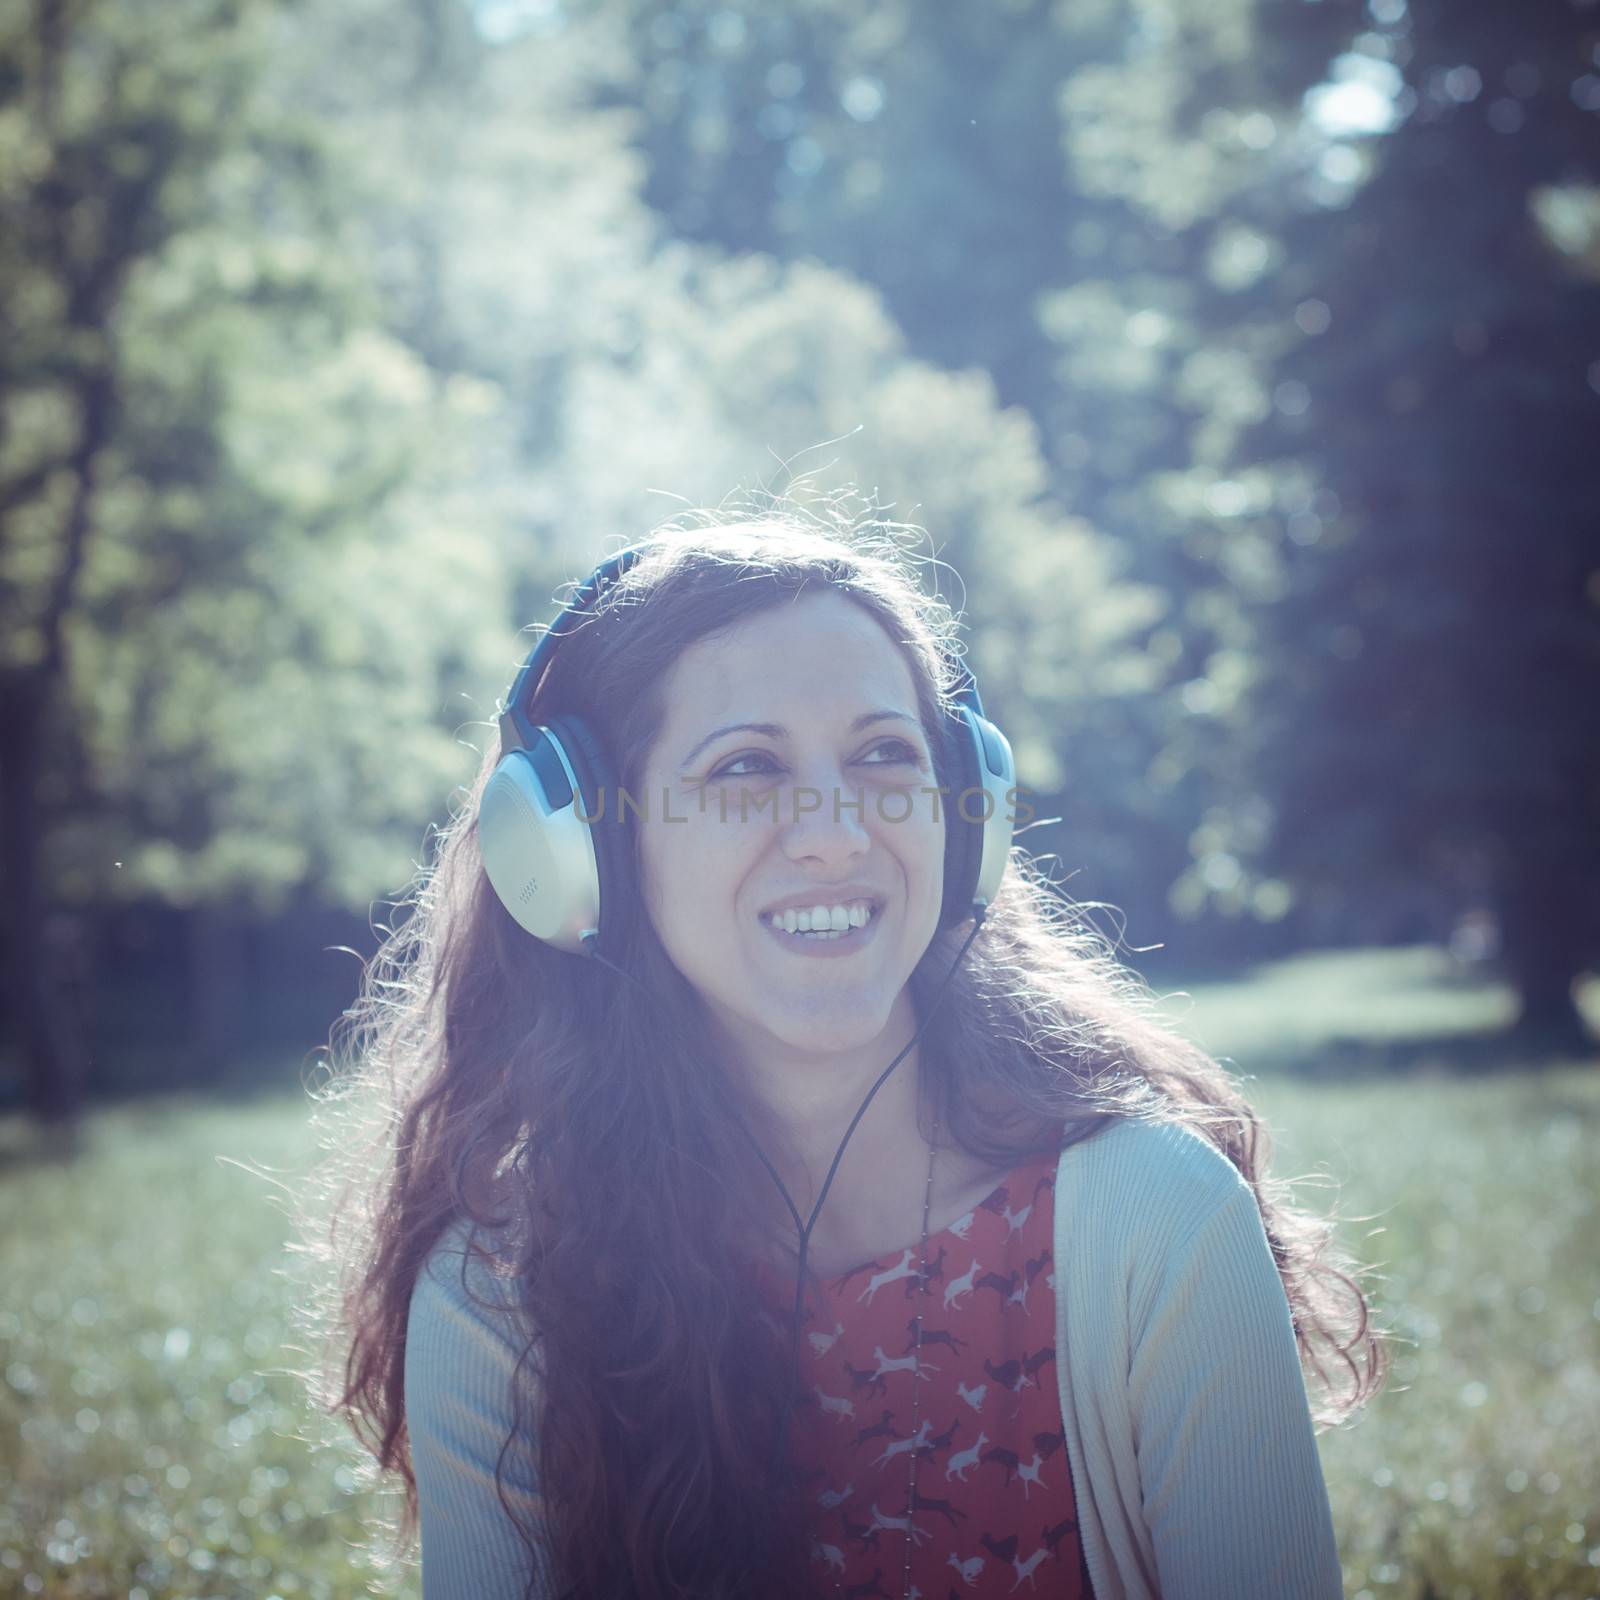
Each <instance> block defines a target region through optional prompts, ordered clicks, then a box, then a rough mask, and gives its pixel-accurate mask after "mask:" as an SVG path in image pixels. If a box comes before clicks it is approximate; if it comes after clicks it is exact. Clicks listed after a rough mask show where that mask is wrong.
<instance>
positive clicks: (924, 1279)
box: [833, 1117, 939, 1600]
mask: <svg viewBox="0 0 1600 1600" xmlns="http://www.w3.org/2000/svg"><path fill="white" fill-rule="evenodd" d="M938 1155H939V1121H938V1118H937V1117H936V1118H935V1119H934V1123H933V1139H932V1142H931V1143H930V1144H929V1145H928V1186H927V1188H926V1189H925V1190H924V1191H923V1196H922V1245H921V1248H920V1250H919V1251H918V1255H917V1324H916V1360H915V1364H914V1365H913V1366H912V1369H911V1438H910V1445H911V1448H910V1451H909V1452H908V1453H909V1455H910V1457H911V1464H910V1466H909V1467H908V1468H907V1469H906V1471H907V1478H906V1559H905V1566H904V1568H903V1569H902V1571H901V1574H900V1576H901V1579H902V1582H903V1585H904V1586H903V1587H902V1589H901V1591H900V1593H901V1596H902V1600H911V1553H912V1551H913V1550H914V1549H915V1548H916V1515H917V1457H918V1456H919V1455H921V1453H922V1452H921V1451H920V1450H918V1448H917V1443H916V1441H917V1428H918V1423H917V1415H918V1412H919V1411H920V1410H921V1405H922V1394H921V1389H922V1302H923V1301H924V1300H925V1299H926V1298H927V1294H928V1218H929V1215H930V1214H931V1210H932V1207H933V1167H934V1162H935V1161H936V1160H937V1159H938ZM833 1587H834V1589H835V1591H836V1592H837V1593H839V1594H843V1593H844V1580H843V1579H842V1578H841V1577H840V1576H839V1574H838V1573H837V1572H836V1573H834V1575H833Z"/></svg>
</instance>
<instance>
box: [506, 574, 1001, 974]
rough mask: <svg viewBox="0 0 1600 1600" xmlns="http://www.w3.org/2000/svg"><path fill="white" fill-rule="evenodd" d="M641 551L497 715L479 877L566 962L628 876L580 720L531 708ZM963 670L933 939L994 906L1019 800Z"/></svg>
mask: <svg viewBox="0 0 1600 1600" xmlns="http://www.w3.org/2000/svg"><path fill="white" fill-rule="evenodd" d="M648 549H649V546H648V545H633V546H630V547H629V548H627V549H624V550H621V551H618V552H617V554H616V555H614V556H611V557H609V558H608V559H607V560H605V561H603V562H601V563H600V565H599V566H598V567H596V568H595V570H594V571H593V572H592V573H591V574H590V575H589V577H588V578H586V579H585V580H584V581H583V583H581V584H580V585H579V586H578V589H577V591H576V592H575V593H574V595H573V596H572V599H571V600H569V601H568V602H567V604H566V605H565V606H564V607H563V608H562V610H561V611H560V613H559V614H558V615H557V617H556V619H555V621H554V622H553V623H551V625H550V627H549V628H548V629H546V631H545V633H544V634H543V636H542V637H541V638H540V639H539V641H538V643H537V644H536V645H535V646H534V648H533V651H532V653H531V654H530V655H529V656H528V659H527V660H526V661H525V662H524V663H523V665H522V668H521V670H520V671H519V672H518V673H517V676H516V679H515V680H514V681H513V683H512V685H511V690H510V693H509V694H508V695H507V696H506V701H505V707H504V709H503V710H502V711H501V713H500V751H501V755H500V760H499V763H498V765H497V766H496V767H495V769H494V772H493V773H492V774H491V776H490V778H489V781H488V783H487V785H485V787H484V791H483V799H482V801H481V803H480V805H479V809H478V824H477V829H478V846H479V850H480V852H481V854H482V856H483V866H484V871H485V872H487V873H488V875H489V882H490V883H491V884H492V885H493V887H494V891H495V893H496V894H497V895H498V896H499V897H500V902H501V904H502V905H504V906H505V908H506V910H507V911H509V912H510V913H511V916H512V917H513V919H514V920H515V921H516V922H517V923H518V925H519V926H521V927H522V928H525V929H526V930H527V931H528V932H529V933H531V934H532V935H533V936H534V937H535V938H536V939H542V940H543V941H544V942H545V943H546V944H549V945H553V946H554V947H555V948H556V949H558V950H565V951H567V952H569V953H571V954H575V955H576V954H585V953H591V954H592V953H597V952H598V951H599V950H600V949H605V948H609V944H610V942H611V941H614V939H615V936H616V932H617V928H616V924H617V923H618V921H619V920H620V918H621V916H622V910H621V905H622V902H623V898H624V890H625V888H626V887H627V886H628V885H629V884H630V881H631V878H632V876H633V871H632V861H631V853H630V850H629V848H628V840H627V836H626V833H625V831H624V829H623V828H622V826H621V825H620V817H619V813H620V811H621V804H620V800H619V798H618V796H619V793H620V785H619V784H618V781H617V777H616V768H615V767H614V766H613V764H612V762H611V760H610V758H609V757H608V756H607V754H606V751H605V749H604V747H603V746H602V744H601V742H600V740H599V738H598V737H597V735H596V734H595V732H594V730H593V729H592V728H591V727H590V726H589V725H588V724H587V723H586V722H585V721H584V720H583V718H581V717H578V716H555V717H551V718H550V720H549V722H548V723H547V724H542V725H537V726H536V725H535V724H534V722H533V720H532V718H531V716H530V710H531V705H532V701H533V697H534V694H535V692H536V691H537V689H538V686H539V680H540V678H541V676H542V675H543V673H544V670H545V667H546V666H547V665H548V663H549V661H550V658H551V656H552V655H554V653H555V650H556V647H557V645H558V643H559V642H560V640H561V639H562V638H563V637H564V636H565V635H566V634H567V633H569V632H571V631H572V628H573V627H574V625H575V623H576V621H577V619H578V618H579V617H580V615H581V614H582V608H583V607H584V606H586V605H587V604H588V603H589V602H590V601H592V600H595V599H597V598H599V596H600V595H602V594H603V593H605V591H606V590H607V589H608V588H610V587H611V585H612V584H614V583H616V582H617V580H618V579H619V578H621V577H622V575H623V574H624V573H626V572H627V571H628V570H629V569H630V568H631V567H632V566H633V565H634V564H635V563H636V562H637V561H638V560H639V559H640V557H641V556H643V555H644V554H646V552H647V551H648ZM962 672H963V676H964V682H963V684H962V686H961V688H960V689H959V690H958V691H957V693H956V706H955V717H956V719H957V722H958V727H957V729H956V731H955V737H954V738H953V740H952V741H951V743H952V745H953V747H954V766H953V770H952V772H951V774H950V776H951V779H952V783H951V785H950V793H949V794H948V795H941V796H940V797H939V804H940V805H941V806H942V807H943V815H944V817H945V860H944V898H943V902H942V905H941V908H940V914H939V926H940V928H941V929H945V928H953V927H956V926H958V925H959V924H960V923H962V922H964V921H966V920H967V918H968V917H971V916H974V915H975V914H977V913H978V912H979V911H980V910H982V909H984V908H986V907H987V906H988V905H989V904H990V902H991V901H992V900H993V899H994V896H995V891H996V890H997V889H998V888H999V887H1000V880H1001V878H1002V877H1003V876H1004V874H1005V869H1006V860H1007V857H1008V855H1009V854H1010V850H1011V837H1012V829H1013V825H1014V821H1015V819H1014V817H1013V815H1012V814H1011V813H1010V812H1009V811H1008V809H1007V808H1008V807H1009V806H1012V805H1014V804H1015V800H1016V792H1015V787H1014V786H1015V783H1016V769H1015V764H1014V762H1013V759H1012V755H1011V746H1010V744H1009V743H1008V742H1007V740H1006V737H1005V735H1004V734H1003V733H1001V731H1000V730H999V729H998V728H997V727H996V726H995V725H994V724H993V723H992V722H990V721H988V720H987V719H986V718H985V716H984V714H983V702H982V701H981V700H980V699H979V698H978V685H977V683H976V681H975V680H974V679H973V676H972V673H971V670H970V669H969V668H967V667H966V665H965V663H963V665H962ZM607 796H609V797H610V803H609V805H607V804H605V803H604V802H605V797H607Z"/></svg>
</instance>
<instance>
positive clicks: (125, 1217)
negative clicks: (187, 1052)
mask: <svg viewBox="0 0 1600 1600" xmlns="http://www.w3.org/2000/svg"><path fill="white" fill-rule="evenodd" d="M1506 1004H1507V997H1506V996H1504V995H1503V994H1501V993H1499V992H1498V991H1495V990H1493V989H1487V988H1481V987H1462V986H1461V985H1460V983H1459V982H1458V980H1457V979H1456V978H1455V977H1453V975H1452V974H1451V973H1450V971H1449V969H1448V966H1447V964H1446V963H1445V962H1444V960H1443V958H1442V956H1440V955H1439V953H1437V952H1434V951H1431V950H1414V951H1384V952H1363V953H1358V954H1346V955H1339V956H1323V957H1316V958H1311V957H1303V958H1298V959H1296V960H1293V961H1289V962H1284V963H1280V964H1278V965H1277V966H1275V967H1273V968H1270V969H1267V970H1264V971H1262V972H1260V973H1257V974H1255V975H1253V976H1252V977H1250V978H1249V979H1248V980H1247V981H1241V982H1239V983H1234V984H1229V985H1226V986H1212V987H1209V988H1204V989H1202V988H1197V989H1195V991H1194V993H1193V997H1192V1001H1191V1000H1184V999H1177V998H1175V999H1173V1000H1171V1001H1169V1002H1168V1008H1169V1013H1170V1014H1171V1015H1172V1016H1173V1017H1174V1019H1175V1020H1177V1021H1178V1022H1179V1025H1180V1026H1181V1027H1183V1028H1184V1029H1185V1031H1187V1032H1189V1033H1190V1034H1191V1035H1193V1036H1195V1037H1196V1038H1198V1039H1199V1040H1200V1041H1201V1042H1202V1043H1204V1044H1205V1045H1206V1046H1207V1047H1208V1048H1210V1049H1212V1050H1214V1051H1217V1052H1219V1053H1223V1054H1226V1055H1227V1056H1229V1058H1230V1061H1231V1064H1232V1065H1233V1066H1234V1068H1235V1070H1236V1071H1238V1072H1240V1073H1241V1074H1242V1075H1245V1076H1246V1077H1247V1078H1248V1080H1249V1081H1248V1084H1247V1087H1248V1089H1249V1092H1250V1093H1251V1096H1252V1098H1253V1099H1254V1101H1255V1102H1256V1103H1257V1105H1258V1106H1259V1107H1260V1108H1261V1109H1262V1111H1263V1112H1264V1114H1265V1115H1266V1117H1267V1118H1268V1121H1269V1123H1270V1125H1271V1127H1272V1128H1273V1130H1274V1134H1275V1149H1276V1152H1277V1155H1276V1158H1275V1160H1274V1164H1273V1170H1274V1171H1275V1172H1277V1173H1281V1174H1284V1175H1290V1176H1294V1175H1301V1174H1305V1175H1311V1176H1315V1175H1317V1174H1324V1175H1326V1176H1327V1178H1328V1179H1329V1180H1330V1181H1332V1180H1336V1185H1337V1186H1336V1188H1334V1187H1311V1186H1308V1187H1307V1188H1306V1189H1305V1190H1304V1191H1303V1195H1302V1197H1303V1198H1304V1199H1305V1200H1307V1201H1308V1202H1312V1203H1316V1204H1320V1205H1321V1206H1323V1207H1324V1208H1327V1207H1330V1206H1332V1205H1334V1204H1335V1203H1337V1206H1338V1210H1339V1212H1340V1214H1341V1215H1342V1216H1343V1217H1345V1218H1346V1219H1349V1220H1347V1221H1346V1222H1345V1224H1344V1226H1343V1229H1342V1236H1343V1238H1344V1239H1345V1241H1346V1242H1347V1243H1348V1244H1349V1245H1350V1246H1351V1247H1352V1248H1353V1249H1354V1250H1355V1251H1356V1252H1357V1253H1358V1255H1360V1256H1361V1257H1362V1258H1363V1259H1365V1260H1367V1261H1371V1262H1376V1263H1381V1270H1382V1273H1383V1277H1382V1279H1381V1281H1380V1282H1379V1283H1377V1284H1376V1285H1375V1287H1376V1289H1377V1291H1378V1295H1379V1308H1380V1314H1381V1316H1382V1318H1383V1320H1384V1321H1385V1322H1386V1323H1387V1324H1388V1325H1389V1326H1391V1327H1392V1328H1394V1329H1395V1330H1396V1332H1397V1333H1398V1334H1399V1335H1400V1337H1401V1340H1402V1341H1403V1342H1401V1343H1400V1344H1399V1345H1398V1346H1397V1348H1396V1351H1395V1355H1396V1361H1395V1369H1394V1377H1393V1380H1392V1382H1391V1385H1390V1388H1389V1390H1388V1391H1387V1392H1386V1393H1385V1394H1384V1395H1383V1396H1382V1397H1380V1399H1379V1401H1378V1402H1377V1404H1376V1405H1375V1406H1374V1407H1373V1408H1371V1409H1370V1410H1369V1412H1368V1413H1367V1414H1365V1415H1364V1416H1363V1417H1362V1418H1361V1419H1360V1420H1359V1421H1358V1422H1357V1423H1356V1424H1355V1425H1353V1426H1350V1427H1348V1428H1346V1429H1344V1430H1340V1431H1337V1432H1332V1433H1328V1434H1324V1435H1323V1438H1322V1451H1323V1463H1324V1468H1325V1471H1326V1475H1327V1480H1328V1487H1329V1492H1330V1495H1331V1498H1332V1502H1333V1509H1334V1517H1335V1522H1336V1526H1337V1528H1338V1532H1339V1540H1340V1547H1341V1553H1342V1556H1343V1560H1344V1566H1345V1576H1346V1593H1347V1594H1348V1595H1350V1596H1354V1597H1358V1600H1387V1597H1395V1600H1412V1597H1415V1600H1424V1597H1427V1600H1488V1597H1507V1600H1511V1597H1518V1600H1520V1597H1528V1600H1560V1597H1565V1600H1590V1597H1595V1596H1600V1460H1597V1455H1600V1452H1597V1450H1596V1442H1597V1441H1600V1273H1597V1272H1596V1263H1597V1261H1600V1250H1597V1248H1596V1244H1597V1240H1600V1229H1597V1222H1600V1205H1597V1195H1600V1070H1597V1068H1600V1063H1594V1062H1591V1063H1588V1064H1582V1063H1576V1062H1573V1063H1556V1064H1546V1065H1544V1066H1541V1067H1540V1068H1538V1069H1537V1070H1526V1069H1524V1070H1517V1071H1513V1070H1504V1069H1502V1070H1495V1069H1494V1068H1493V1065H1492V1063H1489V1062H1486V1060H1485V1049H1486V1047H1485V1045H1484V1030H1486V1029H1488V1028H1492V1027H1493V1026H1494V1025H1495V1023H1496V1022H1497V1021H1499V1020H1501V1019H1502V1017H1503V1014H1504V1010H1505V1006H1506ZM1458 1060H1462V1061H1465V1060H1471V1061H1472V1063H1473V1070H1472V1072H1471V1073H1470V1074H1465V1075H1462V1074H1460V1073H1457V1072H1455V1071H1453V1070H1452V1067H1453V1065H1454V1063H1455V1062H1457V1061H1458ZM1330 1062H1331V1063H1336V1064H1337V1066H1338V1069H1339V1072H1340V1073H1341V1074H1343V1075H1342V1076H1334V1075H1333V1073H1332V1068H1331V1066H1330V1065H1329V1063H1330ZM1290 1064H1292V1065H1293V1066H1294V1068H1295V1070H1294V1072H1293V1073H1292V1074H1290V1073H1287V1072H1285V1071H1284V1070H1283V1069H1284V1068H1285V1067H1286V1066H1287V1065H1290ZM29 1138H30V1135H29V1131H28V1130H27V1129H26V1128H25V1127H24V1126H23V1125H22V1124H21V1123H20V1122H17V1121H11V1122H0V1203H3V1206H4V1214H5V1218H6V1226H5V1230H4V1235H3V1238H0V1283H3V1284H4V1292H3V1294H0V1597H6V1600H9V1597H12V1596H22V1595H46V1596H50V1597H57V1596H60V1597H66V1596H95V1597H110V1596H115V1597H118V1600H167V1597H219V1600H220V1597H228V1600H234V1597H250V1600H265V1597H268V1596H273V1595H276V1596H279V1597H282V1600H291V1597H302V1596H303V1597H329V1600H333V1597H342V1596H356V1595H360V1594H363V1593H364V1592H366V1591H365V1584H366V1582H367V1581H368V1576H369V1575H368V1574H366V1573H365V1571H364V1569H363V1565H362V1554H363V1552H364V1550H365V1549H366V1548H367V1545H368V1542H369V1541H368V1535H367V1534H366V1532H365V1531H364V1527H363V1517H364V1516H365V1515H367V1514H370V1512H371V1511H372V1510H373V1509H374V1506H375V1504H376V1502H375V1501H373V1500H372V1499H371V1498H370V1497H369V1496H368V1495H367V1494H366V1493H364V1492H363V1491H361V1490H360V1489H359V1488H358V1487H357V1482H356V1477H355V1474H354V1473H353V1472H352V1471H351V1467H350V1458H349V1457H348V1456H347V1455H345V1454H341V1453H340V1452H339V1451H336V1450H312V1449H311V1448H309V1447H308V1445H307V1444H306V1443H305V1442H304V1435H306V1434H307V1433H308V1432H311V1431H313V1430H314V1426H315V1425H314V1424H313V1423H312V1422H311V1421H310V1420H308V1418H307V1416H306V1414H305V1411H304V1409H303V1407H302V1403H301V1400H300V1396H299V1393H298V1390H297V1387H296V1385H295V1383H294V1381H293V1380H292V1379H290V1378H288V1377H287V1376H285V1375H284V1369H286V1368H288V1367H292V1366H295V1365H297V1364H299V1362H300V1360H301V1359H302V1358H301V1357H300V1356H299V1355H297V1354H296V1353H294V1352H292V1351H286V1350H285V1349H284V1348H283V1340H284V1337H285V1330H286V1328H287V1327H288V1302H289V1296H290V1295H291V1294H292V1292H293V1290H292V1286H291V1285H292V1280H291V1278H290V1277H288V1276H286V1275H285V1273H284V1270H283V1269H284V1266H285V1258H284V1256H283V1254H282V1245H283V1240H284V1237H285V1232H286V1225H285V1223H284V1221H283V1217H282V1215H281V1213H280V1211H279V1210H278V1209H276V1208H275V1207H274V1206H273V1205H272V1204H271V1203H269V1198H268V1197H269V1195H270V1192H271V1191H270V1189H269V1188H268V1186H267V1185H266V1184H264V1183H263V1182H262V1181H261V1180H260V1179H259V1178H255V1177H252V1176H250V1175H249V1174H247V1173H246V1172H244V1171H242V1170H241V1169H240V1168H239V1167H238V1166H235V1165H232V1164H230V1160H228V1159H219V1158H231V1160H233V1161H242V1162H246V1163H250V1164H259V1165H261V1166H263V1167H266V1168H269V1169H274V1170H278V1171H283V1172H292V1171H296V1170H299V1169H300V1168H302V1167H303V1166H304V1164H305V1163H306V1161H307V1160H308V1159H309V1157H310V1155H311V1150H310V1146H309V1143H308V1139H307V1135H306V1129H305V1114H304V1106H303V1104H302V1103H301V1101H300V1100H299V1099H298V1098H297V1097H296V1096H295V1095H293V1094H290V1095H282V1094H279V1095H276V1096H272V1097H265V1098H261V1099H257V1100H253V1101H238V1102H234V1103H228V1104H224V1103H217V1102H215V1101H206V1100H201V1099H189V1098H167V1099H162V1100H160V1101H157V1102H147V1103H143V1104H138V1105H128V1106H122V1107H116V1108H110V1109H106V1110H103V1111H101V1112H99V1113H97V1114H96V1115H95V1116H94V1117H93V1118H92V1119H91V1120H90V1122H89V1125H88V1127H87V1130H86V1136H85V1139H84V1142H83V1146H82V1148H81V1150H80V1151H79V1152H78V1153H76V1154H75V1155H73V1156H72V1157H70V1158H68V1159H64V1160H58V1161H44V1160H38V1159H34V1158H32V1157H31V1156H30V1152H29ZM1357 1218H1361V1219H1365V1220H1356V1219H1357ZM402 1592H403V1593H406V1594H409V1595H412V1596H414V1595H415V1594H416V1588H415V1586H414V1584H413V1585H412V1586H411V1587H410V1588H409V1589H406V1590H403V1591H402ZM1285 1600H1288V1597H1285Z"/></svg>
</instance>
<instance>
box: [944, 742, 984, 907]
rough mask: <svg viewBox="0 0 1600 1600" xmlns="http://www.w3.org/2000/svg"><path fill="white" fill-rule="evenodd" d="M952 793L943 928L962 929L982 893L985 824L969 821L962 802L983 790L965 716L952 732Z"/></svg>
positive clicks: (946, 842) (948, 800)
mask: <svg viewBox="0 0 1600 1600" xmlns="http://www.w3.org/2000/svg"><path fill="white" fill-rule="evenodd" d="M950 753H951V762H950V766H951V771H950V793H949V795H948V796H947V797H946V800H945V811H944V818H945V821H944V901H943V904H942V905H941V906H940V908H939V926H940V928H941V929H944V928H954V927H958V926H959V925H960V924H961V923H963V922H965V921H966V920H967V918H968V917H969V916H971V915H972V901H973V897H974V896H975V895H976V893H977V890H978V869H979V866H980V865H981V863H982V859H983V824H982V823H981V822H968V821H967V820H966V818H965V817H964V816H963V815H962V802H963V801H970V799H971V797H972V793H973V791H974V789H979V788H981V787H982V778H981V775H980V773H979V768H978V761H979V751H978V744H977V739H976V736H975V734H974V732H973V729H972V726H971V724H970V722H969V721H968V720H967V717H966V715H965V714H964V715H963V716H962V718H961V721H960V723H959V724H958V725H957V726H956V727H954V728H953V729H952V730H951V737H950Z"/></svg>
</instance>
